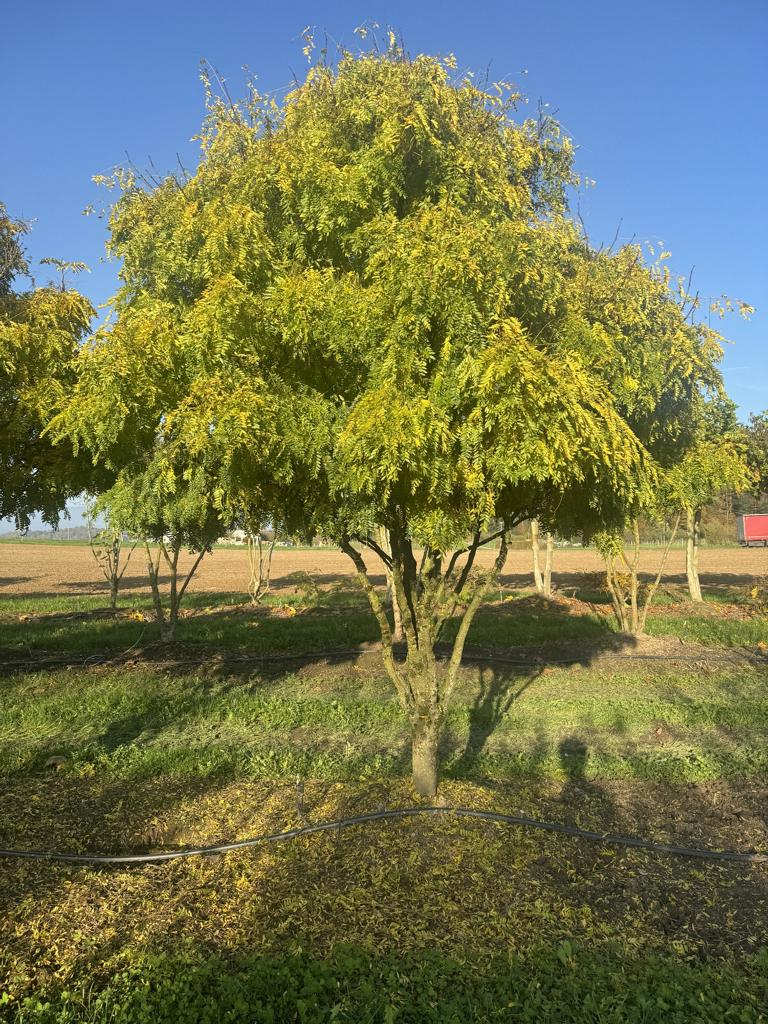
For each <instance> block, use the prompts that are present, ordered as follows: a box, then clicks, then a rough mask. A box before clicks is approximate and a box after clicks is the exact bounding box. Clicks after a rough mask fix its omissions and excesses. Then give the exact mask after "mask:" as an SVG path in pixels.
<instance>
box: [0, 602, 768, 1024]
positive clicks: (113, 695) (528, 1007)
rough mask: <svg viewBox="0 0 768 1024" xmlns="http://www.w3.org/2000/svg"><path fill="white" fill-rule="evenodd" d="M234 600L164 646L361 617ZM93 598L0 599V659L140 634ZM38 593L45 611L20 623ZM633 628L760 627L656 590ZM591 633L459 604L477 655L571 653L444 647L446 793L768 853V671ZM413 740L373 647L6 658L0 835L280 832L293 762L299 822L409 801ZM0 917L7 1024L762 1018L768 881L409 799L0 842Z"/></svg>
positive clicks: (471, 801) (740, 632)
mask: <svg viewBox="0 0 768 1024" xmlns="http://www.w3.org/2000/svg"><path fill="white" fill-rule="evenodd" d="M239 600H240V598H239V595H211V594H191V595H190V601H189V605H188V607H190V608H191V609H193V610H194V611H195V612H196V614H195V615H193V616H192V617H190V618H187V619H185V620H183V621H182V623H181V624H180V629H179V643H178V644H177V645H176V646H175V647H173V648H171V653H172V654H173V655H174V656H179V657H182V658H183V657H184V654H185V652H186V651H187V650H188V649H189V650H191V651H192V653H194V652H195V651H198V652H200V651H202V652H205V651H206V650H210V651H211V652H213V653H215V652H221V651H227V650H231V651H233V652H253V653H255V654H259V653H263V654H280V653H291V652H295V651H312V650H315V651H323V650H327V649H332V648H348V647H354V646H356V645H358V644H360V643H362V642H364V641H369V640H375V639H376V637H377V631H376V625H375V622H374V620H373V618H372V616H371V615H370V614H369V612H368V611H367V609H366V607H365V605H364V604H363V602H362V599H361V596H360V595H359V594H358V593H356V592H352V591H349V590H341V591H339V592H336V593H334V594H330V595H327V594H325V595H320V596H319V598H317V605H318V607H316V608H314V609H310V608H307V607H305V604H304V602H303V599H301V598H297V597H291V598H289V601H291V602H293V603H294V606H295V607H296V610H297V614H295V615H293V616H285V617H283V616H284V615H285V613H284V612H278V614H273V615H270V614H263V615H262V614H259V615H253V614H251V613H249V612H247V611H245V612H244V610H243V609H242V608H240V607H237V604H238V602H239ZM271 602H272V605H273V608H274V607H275V606H276V605H280V604H285V603H287V602H286V601H285V599H283V598H282V596H281V595H280V594H277V595H272V597H271ZM103 604H104V602H103V599H101V598H98V597H91V596H89V597H78V596H73V597H64V598H55V599H50V602H48V601H47V600H46V602H44V603H43V604H42V606H41V602H40V600H39V599H34V598H12V599H10V600H9V599H5V600H3V601H2V602H0V615H3V614H5V615H6V617H5V618H4V619H3V620H2V621H0V631H1V635H0V647H2V648H3V650H4V652H6V654H5V656H6V657H8V655H7V652H8V651H10V652H12V653H14V652H15V653H16V654H17V655H18V656H24V655H27V654H28V653H32V654H33V655H35V654H38V655H39V654H42V653H45V652H59V651H61V652H66V653H70V654H76V655H78V656H79V655H82V656H83V658H87V657H88V656H89V655H90V654H92V653H93V652H96V651H110V650H112V651H120V650H123V649H125V648H127V647H129V646H130V645H131V644H133V643H136V642H137V641H138V644H139V645H143V644H146V643H151V642H152V641H153V640H154V639H155V635H154V634H155V626H154V624H153V623H151V622H145V623H142V622H135V621H131V620H130V619H126V618H125V617H118V618H110V617H100V616H96V615H89V614H87V613H89V612H93V611H96V610H98V609H99V608H103ZM126 606H127V607H133V608H139V609H142V610H144V611H147V610H148V601H147V600H146V599H145V598H141V599H139V600H137V601H133V600H131V601H130V603H129V602H126ZM33 612H34V613H42V612H47V613H49V614H50V617H49V618H47V619H37V618H33V619H32V620H31V621H28V622H21V621H19V620H18V616H19V615H23V614H30V613H33ZM72 612H79V613H85V614H83V615H82V617H80V618H66V617H65V615H66V614H68V613H72ZM649 632H653V633H658V634H672V635H677V636H680V637H681V638H683V639H686V640H691V641H696V642H698V643H700V644H704V645H707V646H709V647H711V648H712V650H713V655H715V656H716V655H717V651H718V649H719V648H732V647H734V646H739V645H742V644H747V645H754V644H756V643H759V642H760V640H762V639H766V638H767V637H766V624H765V621H760V620H758V619H740V618H735V617H734V618H725V617H718V616H715V615H713V614H711V606H709V607H707V608H705V609H704V610H703V611H702V613H701V615H693V614H691V615H686V616H685V617H681V616H679V615H677V616H676V615H674V614H672V613H671V612H670V610H669V609H668V608H667V609H665V608H664V607H660V608H659V610H658V612H657V613H655V614H654V616H652V618H651V619H650V620H649ZM450 635H451V631H450V629H449V630H448V631H447V636H448V637H450ZM615 639H616V637H615V634H614V632H613V627H612V625H611V620H610V619H608V618H607V617H604V616H602V615H599V614H595V613H590V614H583V615H567V614H563V613H558V612H552V611H547V610H546V608H545V607H543V606H542V607H541V608H537V606H536V605H535V604H531V603H530V602H526V603H520V602H518V601H515V600H510V601H507V602H505V603H504V604H503V605H496V606H490V605H489V606H486V607H484V608H483V609H482V610H481V612H480V613H479V614H478V616H477V619H476V621H475V624H474V626H473V630H472V633H471V635H470V643H471V644H472V645H474V646H475V647H476V648H480V649H489V650H493V649H497V650H505V649H508V648H509V649H513V650H514V648H515V647H516V646H521V647H524V648H526V649H528V650H531V649H533V651H534V652H537V653H540V654H542V655H544V656H546V654H547V652H548V651H554V652H555V654H556V652H557V645H558V644H569V643H570V644H572V645H575V646H576V647H577V648H578V650H580V651H583V652H584V660H583V663H581V664H579V665H575V666H573V667H562V666H557V665H555V664H551V665H550V666H546V665H543V666H540V667H538V668H530V669H523V668H522V667H520V668H515V667H514V666H507V667H504V666H503V665H497V666H496V667H481V668H477V667H472V666H471V665H467V667H466V668H465V669H464V671H463V673H462V676H461V679H460V683H459V687H458V689H457V692H456V694H455V700H454V703H453V705H452V707H451V710H450V712H449V714H448V719H447V722H446V727H445V730H444V737H443V745H442V752H441V757H442V772H443V776H442V777H443V782H442V784H441V795H444V797H445V799H446V800H447V801H448V802H449V803H453V804H460V805H476V806H483V807H488V808H489V809H490V808H493V809H497V810H504V811H506V812H508V813H512V814H520V813H523V814H530V815H532V816H536V817H540V818H547V819H549V820H561V821H566V822H570V823H574V824H580V825H582V826H583V827H586V828H592V829H595V830H596V831H600V832H603V831H618V832H632V833H636V834H642V835H646V836H649V837H651V838H658V839H659V840H661V841H673V842H681V841H682V842H684V843H687V844H689V845H709V846H713V847H719V848H723V847H740V848H746V849H750V848H752V849H755V848H757V849H760V848H762V847H764V846H766V845H768V843H766V842H765V828H764V823H763V817H764V801H763V796H762V795H761V794H762V792H763V787H764V783H765V779H766V778H768V670H766V669H763V668H758V667H754V666H753V667H748V666H746V665H745V667H743V668H742V667H738V668H737V667H734V666H733V665H731V666H727V665H726V666H724V665H723V664H721V663H718V662H717V661H716V660H715V659H714V658H713V660H712V661H711V663H709V666H708V667H707V666H705V665H700V664H698V663H697V664H696V666H695V667H692V668H690V669H686V670H681V669H680V668H679V667H674V666H672V665H671V664H669V663H664V662H654V661H635V662H632V661H617V662H612V663H608V662H605V661H603V662H598V663H597V664H591V660H592V659H591V654H590V651H592V652H595V653H596V652H599V650H600V649H601V648H604V647H607V648H611V647H612V646H613V645H614V642H615ZM158 650H159V649H158ZM626 651H627V653H630V654H631V645H629V646H628V647H627V648H626ZM52 757H57V758H59V757H63V758H64V762H63V764H59V765H58V766H54V765H51V764H49V763H48V762H49V759H50V758H52ZM409 759H410V752H409V727H408V722H407V721H406V719H405V716H404V715H403V712H402V710H401V709H400V707H399V705H398V704H397V702H396V701H395V700H394V697H393V694H392V690H391V686H390V684H389V682H388V681H387V679H386V677H385V676H384V675H383V673H382V671H381V668H380V663H379V661H378V660H377V656H376V654H375V653H374V654H370V655H367V656H366V657H364V658H362V659H359V660H358V659H356V658H353V657H350V658H348V659H346V660H345V661H344V662H343V663H341V664H339V665H337V666H335V667H334V666H333V665H329V664H326V663H319V664H312V663H309V664H307V665H306V666H304V667H302V668H296V669H295V670H289V669H286V666H285V663H284V662H283V663H278V664H275V665H272V666H262V667H261V668H260V669H259V668H258V666H254V665H253V664H252V663H250V664H249V663H247V662H244V663H243V664H242V666H240V667H239V668H238V666H235V665H233V663H231V662H229V663H228V662H223V663H221V664H218V663H217V662H216V661H215V659H213V658H212V659H211V660H210V662H209V663H203V664H202V665H201V666H200V668H199V670H194V671H193V670H187V669H183V670H180V671H169V670H167V669H163V668H162V667H160V666H155V667H152V665H150V664H146V663H144V664H139V665H136V666H134V667H130V668H128V667H125V668H122V669H116V668H111V669H110V668H104V669H101V668H97V667H94V668H90V669H89V668H72V669H71V670H67V671H64V670H61V671H51V672H40V671H37V672H18V673H16V674H14V675H10V676H9V675H6V676H3V677H0V845H3V846H9V847H14V846H15V847H18V848H21V847H24V848H58V849H70V850H72V849H80V850H96V849H99V850H125V849H135V848H146V847H154V846H159V847H160V848H163V847H165V846H178V845H186V844H197V843H210V842H214V841H217V840H221V839H224V838H240V837H244V836H248V835H253V834H258V833H260V832H268V831H274V830H279V829H281V828H284V827H287V826H291V825H295V824H298V823H299V820H300V819H299V818H298V817H297V814H298V812H299V808H298V806H297V803H296V796H295V793H296V791H295V783H296V778H297V776H299V777H300V778H301V779H303V780H304V782H305V784H306V790H307V794H306V798H305V799H306V807H305V812H306V814H307V815H308V816H309V819H310V820H312V821H322V820H333V819H334V818H336V817H344V816H347V815H349V814H352V813H361V812H364V811H365V810H372V809H376V808H378V807H381V806H402V805H403V804H407V803H411V802H413V795H412V794H411V793H410V792H409V784H408V781H407V780H408V773H409V767H410V766H409ZM305 812H304V811H302V812H301V813H305ZM0 905H1V906H2V908H3V912H4V913H5V915H6V919H5V921H4V942H3V943H2V944H0V979H4V981H2V980H0V1018H3V1019H6V1018H7V1019H8V1020H9V1021H13V1022H14V1024H76V1022H78V1024H79V1022H83V1024H108V1022H109V1024H155V1022H157V1024H171V1022H173V1024H176V1022H180V1024H183V1022H185V1021H187V1022H189V1024H193V1022H195V1024H196V1022H198V1021H200V1022H206V1021H208V1022H211V1024H213V1022H219V1021H222V1022H223V1021H230V1022H242V1024H246V1022H249V1024H250V1022H254V1021H258V1022H273V1024H277V1022H283V1021H286V1022H287V1021H296V1022H302V1024H310V1022H311V1024H314V1022H317V1024H320V1022H325V1021H334V1020H337V1021H345V1022H350V1024H351V1022H358V1021H360V1022H371V1024H373V1022H382V1024H393V1022H401V1021H402V1022H414V1024H415V1022H421V1021H426V1022H430V1021H432V1022H436V1024H437V1022H440V1024H442V1022H444V1021H445V1022H448V1024H460V1022H461V1024H463V1022H465V1021H467V1022H474V1021H476V1022H480V1021H483V1022H485V1021H493V1020H500V1021H521V1022H523V1021H527V1022H540V1021H541V1022H545V1024H546V1022H552V1024H555V1022H561V1021H562V1022H565V1024H569V1022H573V1024H576V1022H579V1024H581V1022H582V1021H584V1022H587V1024H620V1022H622V1024H623V1022H625V1021H628V1022H635V1024H657V1022H658V1024H662V1022H663V1024H667V1022H671V1024H689V1022H690V1024H693V1022H696V1024H709V1022H710V1021H724V1022H731V1021H732V1022H734V1024H737V1022H738V1024H761V1022H762V1024H768V1015H767V1014H766V1007H768V989H767V986H766V977H768V961H767V960H766V954H765V952H763V953H760V952H757V951H758V950H759V949H760V948H761V947H762V946H764V944H765V937H764V922H765V920H766V917H767V916H768V878H766V876H765V872H764V870H762V869H760V868H756V869H754V870H749V869H746V868H743V867H741V866H734V865H717V864H702V863H701V862H697V861H685V860H682V859H675V858H661V857H658V856H656V855H653V854H650V853H648V852H645V851H636V850H627V849H621V848H619V849H617V848H612V847H605V846H600V845H597V844H584V843H580V842H579V841H575V840H572V839H567V838H565V837H562V836H557V835H549V834H542V833H538V832H537V833H533V832H524V831H520V830H509V829H503V828H501V827H498V828H497V827H494V826H490V825H487V824H483V823H468V822H464V823H460V822H456V821H455V820H449V819H447V818H446V820H445V821H442V820H436V819H429V820H426V819H413V820H412V821H405V822H393V823H387V824H386V825H383V826H381V827H379V826H369V827H367V828H366V829H350V830H349V831H346V832H343V833H339V834H338V835H336V834H327V835H323V836H317V837H312V838H303V839H300V840H298V841H295V842H293V843H290V844H283V845H280V846H277V847H269V848H268V849H267V848H263V849H258V850H254V851H249V852H247V853H246V852H241V853H237V854H232V855H227V856H226V857H223V858H203V859H198V860H188V861H181V862H175V863H173V864H169V865H164V866H162V867H157V868H151V869H147V870H144V871H136V870H124V871H123V870H120V871H100V872H93V871H90V870H88V869H85V868H73V867H69V866H59V867H57V866H52V865H48V864H44V863H24V862H21V863H15V862H12V861H2V862H0Z"/></svg>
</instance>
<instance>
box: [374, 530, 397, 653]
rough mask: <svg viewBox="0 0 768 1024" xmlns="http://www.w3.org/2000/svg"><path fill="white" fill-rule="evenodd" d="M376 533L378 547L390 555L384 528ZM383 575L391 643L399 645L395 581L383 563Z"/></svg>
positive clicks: (387, 536)
mask: <svg viewBox="0 0 768 1024" xmlns="http://www.w3.org/2000/svg"><path fill="white" fill-rule="evenodd" d="M377 533H378V543H379V546H380V547H381V549H382V550H383V551H385V552H386V553H387V554H388V555H391V554H392V549H391V547H390V544H389V532H388V531H387V529H386V527H384V526H380V527H379V528H378V531H377ZM384 575H385V576H386V580H387V603H388V604H389V605H390V606H391V608H392V624H393V628H392V642H393V643H396V644H401V643H402V642H403V615H402V612H401V611H400V603H399V602H398V600H397V596H396V594H395V580H394V577H393V575H392V569H391V567H390V566H389V565H387V564H386V562H385V563H384Z"/></svg>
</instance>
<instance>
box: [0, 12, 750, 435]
mask: <svg viewBox="0 0 768 1024" xmlns="http://www.w3.org/2000/svg"><path fill="white" fill-rule="evenodd" d="M368 19H376V20H377V21H378V22H380V23H381V24H382V25H391V26H392V27H393V28H394V29H395V30H397V31H398V32H401V33H402V35H403V37H404V39H405V43H406V46H407V48H408V49H409V51H410V52H411V53H417V52H429V53H448V52H452V53H455V54H456V56H457V59H458V61H459V67H461V68H463V67H466V68H471V69H473V70H475V71H479V72H484V71H485V70H486V68H489V71H490V76H491V78H492V79H493V78H503V79H506V80H512V81H514V82H516V83H518V84H519V85H520V87H521V88H522V90H523V91H524V92H525V93H526V94H527V95H528V96H529V98H530V107H531V108H532V109H534V108H535V105H536V104H537V103H538V101H539V100H540V99H541V101H542V102H544V103H549V104H550V108H549V109H551V110H552V111H554V112H555V113H556V114H557V116H558V117H559V119H560V120H561V122H562V123H563V124H564V126H565V128H566V129H567V131H568V133H569V134H570V135H571V137H572V138H573V139H574V141H575V143H576V145H577V147H578V149H577V169H578V170H579V171H580V172H581V173H582V174H584V175H586V176H588V177H590V178H594V179H595V180H596V182H597V185H596V187H595V188H594V189H592V190H590V191H589V192H588V193H587V194H586V195H584V196H583V197H582V199H581V213H582V216H583V218H584V221H585V223H586V226H587V230H588V232H589V235H590V237H591V239H592V241H593V242H596V243H599V242H600V241H605V242H606V243H610V241H611V239H612V238H613V236H614V234H615V232H616V229H617V227H618V228H619V240H620V241H621V240H628V239H629V238H631V237H633V236H634V237H635V238H636V239H637V240H639V241H644V240H652V241H653V242H658V241H659V240H663V242H664V246H665V248H667V249H669V250H671V252H672V259H671V261H670V265H671V267H672V269H673V270H674V271H675V272H676V273H681V274H685V275H686V276H687V275H688V273H689V271H690V270H691V268H692V267H695V269H694V274H693V287H694V289H695V290H696V289H697V290H699V292H700V293H701V295H702V296H716V295H719V294H721V293H723V292H724V293H726V294H728V295H731V296H733V297H734V298H739V299H744V300H746V301H748V302H750V303H751V304H752V305H754V306H755V307H757V312H756V314H755V315H754V316H753V317H752V319H751V320H750V321H749V322H748V323H744V322H742V321H740V320H739V319H738V318H737V317H733V318H731V319H730V320H728V321H726V323H725V333H726V334H727V336H729V337H730V338H731V339H732V340H733V341H734V343H735V344H734V345H733V346H729V348H728V350H727V352H726V357H725V361H724V364H723V365H724V370H725V377H726V383H727V386H728V389H729V392H730V394H731V395H732V397H733V398H734V399H735V400H736V401H737V402H738V404H739V411H740V415H741V416H742V418H746V416H747V414H748V413H749V412H754V411H758V410H762V409H766V408H768V359H767V357H768V258H767V257H766V246H767V244H768V188H766V179H767V175H768V142H767V141H766V139H767V137H768V133H767V131H766V129H767V128H768V124H767V123H766V121H767V120H768V119H767V117H766V110H767V109H768V59H767V58H766V44H767V43H768V0H719V2H718V0H666V2H661V0H642V2H639V0H634V2H627V0H613V2H609V0H580V2H577V0H570V2H569V0H549V2H548V0H528V2H526V3H522V2H518V0H504V2H501V3H488V2H482V0H479V2H475V3H461V4H458V3H456V4H454V3H450V2H444V3H435V2H413V0H412V2H410V3H405V2H393V0H367V2H366V3H365V4H359V3H342V2H338V3H303V2H302V3H283V4H281V3H275V2H270V3H260V2H258V0H251V2H242V3H234V2H231V0H217V2H216V3H202V2H199V0H171V2H168V0H164V2H163V0H156V2H154V3H145V2H141V0H135V2H133V3H131V4H113V3H104V2H103V0H101V2H99V3H91V2H86V0H70V2H69V3H62V2H61V0H56V2H35V0H26V2H24V3H21V2H18V0H4V3H3V5H2V24H1V25H0V85H1V86H2V96H3V103H2V104H1V105H0V140H1V141H0V199H2V200H3V201H4V202H5V203H6V205H7V206H8V209H9V211H10V212H11V213H12V214H13V215H15V216H19V217H24V218H34V219H35V224H34V230H33V233H32V235H31V236H30V237H29V240H28V247H29V251H30V253H31V255H32V257H33V259H35V260H36V259H39V258H40V257H42V256H58V257H60V258H62V259H70V260H84V261H85V262H86V263H88V264H89V265H90V267H91V268H92V273H91V274H90V275H83V276H81V277H80V278H79V280H78V287H79V288H80V289H81V290H82V291H84V292H85V293H86V294H88V295H89V296H90V297H91V298H92V300H93V301H94V302H96V303H100V302H103V301H104V300H105V299H106V298H108V296H109V295H110V294H112V291H113V290H114V287H115V281H116V266H115V265H114V264H110V263H105V262H102V260H103V252H104V239H105V229H104V223H103V221H100V220H98V219H97V218H95V217H83V216H82V213H81V211H82V210H83V209H84V208H85V207H86V206H87V205H88V204H89V203H93V204H94V205H96V206H102V205H103V204H104V202H105V200H106V198H107V195H106V193H104V191H103V190H101V189H98V188H97V187H96V186H95V185H93V183H92V182H91V176H92V175H94V174H99V173H108V172H109V171H110V170H111V169H112V168H113V167H114V166H115V165H116V164H120V163H124V162H125V161H126V152H127V153H128V154H130V157H131V159H132V160H133V161H134V162H135V163H136V164H138V165H141V166H145V165H146V164H147V163H148V161H149V159H150V158H151V159H152V161H153V162H154V165H155V166H156V168H158V169H159V170H160V171H163V170H170V169H172V168H173V166H174V164H175V163H176V156H177V153H178V154H180V155H181V157H182V159H183V161H184V163H185V164H186V165H187V166H194V163H195V159H196V144H194V143H192V142H191V141H190V140H191V137H192V136H193V135H194V134H195V133H196V131H197V130H198V128H199V126H200V122H201V118H202V114H203V93H202V86H201V84H200V81H199V61H200V59H201V58H203V57H204V58H206V59H207V60H208V61H210V62H211V63H212V64H214V65H215V66H216V67H217V68H218V69H219V70H220V71H221V73H222V74H223V75H224V76H225V77H226V78H227V81H228V85H229V87H230V90H231V92H232V93H233V94H234V95H238V94H239V93H240V92H241V87H242V83H243V81H244V74H243V71H242V68H243V66H247V67H248V68H249V69H250V70H251V71H252V72H253V73H255V74H256V75H257V77H258V83H259V85H260V87H261V88H262V89H263V90H275V89H281V88H283V87H286V86H288V85H289V84H290V82H291V80H292V78H293V76H294V74H295V75H297V76H298V77H299V78H301V77H302V75H303V73H304V70H305V67H306V61H305V58H304V57H303V55H302V52H301V49H302V45H303V43H302V40H301V31H302V29H303V28H304V27H305V26H307V25H312V26H314V27H315V34H316V36H317V37H322V35H323V34H324V33H325V32H327V34H328V37H329V39H330V40H331V41H337V42H341V43H345V44H347V45H348V46H350V47H354V46H355V43H356V37H355V36H354V32H353V30H354V28H355V27H356V26H357V25H359V24H360V23H362V22H364V21H366V20H368ZM524 70H527V74H525V75H523V74H522V72H523V71H524ZM523 109H525V108H523ZM37 269H38V272H39V275H40V280H41V281H42V280H45V278H46V275H45V273H44V271H45V268H37Z"/></svg>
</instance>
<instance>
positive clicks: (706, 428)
mask: <svg viewBox="0 0 768 1024" xmlns="http://www.w3.org/2000/svg"><path fill="white" fill-rule="evenodd" d="M671 480H672V487H673V489H674V493H675V494H676V495H677V497H678V498H679V501H680V505H681V507H682V509H683V512H684V515H685V522H686V545H685V569H686V578H687V581H688V592H689V595H690V598H691V600H692V601H703V600H704V598H703V596H702V593H701V582H700V580H699V548H700V545H701V514H702V509H703V508H704V507H705V506H707V505H709V504H710V503H711V502H712V501H714V499H715V498H716V497H717V496H718V494H720V493H722V492H723V491H724V490H726V489H728V490H730V491H734V492H739V491H744V490H747V489H748V487H749V485H750V473H749V468H748V466H747V464H746V462H745V451H744V445H743V443H742V442H741V439H740V438H739V431H738V424H737V421H736V411H735V406H734V405H733V403H732V402H731V401H730V400H729V399H726V398H724V397H718V398H717V399H716V400H712V401H709V402H707V403H706V404H705V405H704V406H703V408H702V411H701V427H700V433H699V439H698V440H697V442H696V443H695V444H694V445H693V446H692V447H691V448H689V449H688V451H687V452H686V453H685V455H684V457H683V458H682V460H681V461H680V462H679V463H678V465H677V466H675V468H674V470H673V471H672V473H671Z"/></svg>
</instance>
